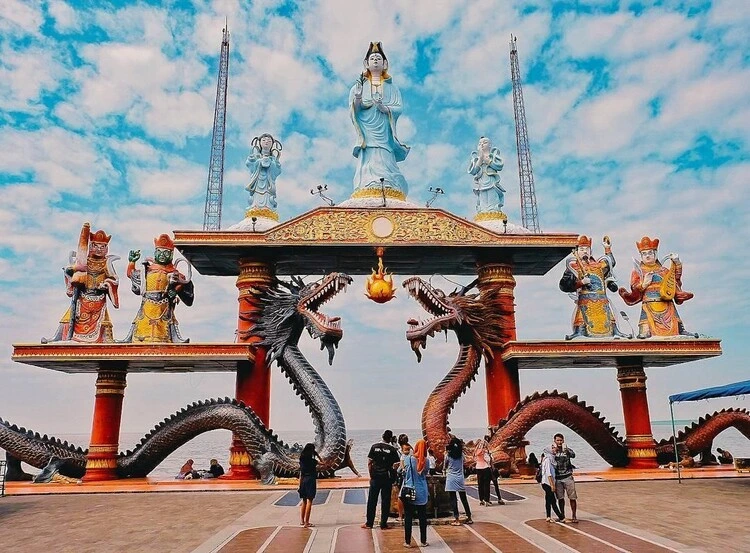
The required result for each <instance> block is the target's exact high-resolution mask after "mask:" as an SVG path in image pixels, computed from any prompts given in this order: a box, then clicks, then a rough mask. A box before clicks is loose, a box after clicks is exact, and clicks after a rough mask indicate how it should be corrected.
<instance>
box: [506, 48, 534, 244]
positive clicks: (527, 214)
mask: <svg viewBox="0 0 750 553" xmlns="http://www.w3.org/2000/svg"><path fill="white" fill-rule="evenodd" d="M516 38H517V37H515V36H513V35H510V78H511V81H512V82H513V113H514V115H515V118H516V150H517V152H518V181H519V184H520V185H521V224H522V225H523V226H524V227H526V228H527V229H529V230H530V231H531V232H533V233H537V234H538V233H540V232H541V230H540V229H539V215H538V213H537V209H536V192H534V171H533V170H532V168H531V149H530V148H529V132H528V129H527V127H526V109H525V108H524V106H523V90H522V89H521V70H520V68H519V66H518V49H517V48H516Z"/></svg>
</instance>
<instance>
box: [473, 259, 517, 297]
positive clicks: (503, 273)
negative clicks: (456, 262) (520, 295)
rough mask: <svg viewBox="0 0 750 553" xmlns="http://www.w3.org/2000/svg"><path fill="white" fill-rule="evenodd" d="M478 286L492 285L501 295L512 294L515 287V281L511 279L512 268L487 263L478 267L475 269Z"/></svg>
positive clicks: (500, 264) (501, 264)
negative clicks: (496, 287)
mask: <svg viewBox="0 0 750 553" xmlns="http://www.w3.org/2000/svg"><path fill="white" fill-rule="evenodd" d="M477 275H478V276H479V284H480V285H481V284H490V283H491V284H493V285H494V286H499V287H500V291H501V293H506V294H513V289H514V288H515V287H516V279H515V278H514V277H513V268H512V267H511V266H510V265H506V264H503V263H487V264H486V265H480V266H479V268H478V269H477Z"/></svg>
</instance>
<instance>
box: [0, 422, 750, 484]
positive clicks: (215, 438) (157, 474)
mask: <svg viewBox="0 0 750 553" xmlns="http://www.w3.org/2000/svg"><path fill="white" fill-rule="evenodd" d="M688 423H689V421H680V424H679V425H677V430H678V431H679V430H680V429H681V428H683V427H684V426H685V425H686V424H688ZM613 426H615V428H616V430H617V431H618V432H619V433H620V435H621V436H624V435H625V429H624V427H623V426H622V425H613ZM383 430H384V429H377V430H350V431H348V437H349V438H351V439H353V440H354V445H353V448H352V458H353V459H354V464H355V465H356V467H357V469H358V470H359V471H360V472H361V473H362V474H363V475H365V474H366V473H367V453H368V452H369V450H370V446H371V445H372V444H373V443H375V442H378V441H380V436H381V434H382V433H383ZM391 430H393V432H394V434H396V435H398V434H401V433H405V434H407V435H408V436H409V438H410V439H411V441H412V443H414V442H415V441H416V440H418V439H419V438H421V432H420V431H419V430H416V429H402V428H392V429H391ZM652 430H653V434H654V438H656V440H657V441H659V440H661V439H662V438H668V437H671V435H672V428H671V423H670V421H655V422H654V424H653V426H652ZM557 432H561V433H562V434H563V435H564V436H565V440H566V443H567V444H568V446H569V447H570V448H572V449H573V450H574V451H575V452H576V460H575V465H576V467H578V469H579V470H600V469H605V468H607V467H608V466H609V465H608V464H607V463H606V462H605V461H604V459H602V458H601V457H600V456H599V454H598V453H596V451H594V450H593V448H592V447H591V446H590V445H588V443H586V442H585V441H584V440H583V439H582V438H581V437H580V436H578V435H577V434H575V433H574V432H572V431H571V430H570V429H569V428H567V427H565V426H563V425H561V424H558V423H554V422H543V423H541V424H539V425H537V426H535V427H534V428H532V429H531V430H530V431H529V433H528V434H527V435H526V439H527V440H528V441H529V442H530V445H529V446H528V447H527V448H526V452H527V453H531V452H532V451H533V452H534V453H536V455H537V457H539V455H540V453H541V450H542V449H543V448H544V447H545V446H546V445H548V444H550V443H552V436H553V435H554V434H555V433H557ZM453 433H454V434H456V435H457V436H459V437H460V438H462V439H464V440H466V441H468V440H471V439H476V438H479V437H481V436H483V435H484V433H485V429H484V428H456V429H453ZM278 435H279V437H280V438H282V439H283V440H284V441H285V442H286V443H288V444H293V443H295V442H299V443H301V444H304V443H306V442H309V441H312V440H313V433H312V431H309V430H304V431H291V430H290V431H279V432H278ZM57 437H58V438H60V439H61V440H67V441H68V442H70V443H72V444H75V445H77V446H81V447H84V448H85V447H87V446H88V440H89V436H88V435H86V434H67V435H59V436H57ZM142 437H143V435H142V434H134V433H123V434H122V435H121V436H120V450H121V451H125V450H128V449H133V448H134V447H135V445H136V444H137V443H138V442H139V441H140V440H141V438H142ZM230 444H231V433H230V432H229V431H227V430H214V431H211V432H207V433H205V434H202V435H200V436H198V437H196V438H195V439H193V440H192V441H190V442H188V443H187V444H185V445H183V446H182V447H180V448H179V449H177V450H175V451H174V453H172V454H171V455H170V456H169V457H167V458H166V459H165V460H164V461H163V462H162V463H161V464H160V465H159V466H158V467H156V469H154V471H153V472H152V473H151V474H150V476H152V477H154V478H162V479H164V478H170V477H174V476H175V475H176V474H177V473H178V472H179V470H180V467H182V465H183V464H184V463H185V461H186V460H187V459H193V460H194V461H195V467H196V469H198V470H200V469H208V467H209V462H210V460H211V459H212V458H216V459H218V460H219V463H221V464H222V465H223V466H224V469H228V468H229V446H230ZM716 447H721V448H723V449H728V450H729V451H731V452H732V454H733V455H735V456H736V457H750V440H748V439H747V438H745V437H744V436H743V435H742V434H740V432H738V431H737V430H735V429H734V428H729V429H727V430H725V431H724V432H722V433H721V434H719V435H718V436H717V437H716V439H714V451H715V448H716ZM2 455H3V458H4V452H3V453H2ZM25 469H26V471H27V472H31V473H35V472H37V470H36V469H34V468H32V467H25ZM339 474H340V475H341V476H349V475H351V472H350V471H349V469H344V470H342V471H340V472H339Z"/></svg>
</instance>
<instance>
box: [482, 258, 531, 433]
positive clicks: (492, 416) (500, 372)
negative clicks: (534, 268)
mask: <svg viewBox="0 0 750 553" xmlns="http://www.w3.org/2000/svg"><path fill="white" fill-rule="evenodd" d="M477 272H478V274H479V282H478V284H477V285H478V287H479V289H480V290H482V291H484V290H488V289H491V288H495V289H497V290H498V292H499V295H498V298H497V304H496V308H497V309H498V311H499V312H500V319H501V320H502V322H503V329H504V330H503V335H502V336H501V338H502V342H503V343H505V342H509V341H511V340H515V339H516V309H515V297H514V293H513V292H514V290H515V287H516V279H515V278H513V269H512V267H511V265H508V264H504V263H486V264H483V265H480V267H479V269H478V271H477ZM492 353H493V359H492V361H491V362H489V363H487V364H486V367H485V368H486V382H487V421H488V423H489V424H490V425H496V424H497V423H498V421H500V419H502V418H504V417H505V416H506V415H507V414H508V412H509V411H510V410H511V409H512V408H513V407H515V406H516V404H517V403H518V402H519V401H520V400H521V389H520V386H519V381H518V368H517V367H516V366H508V365H506V364H505V363H504V362H503V360H502V351H501V350H500V349H499V348H495V349H493V350H492Z"/></svg>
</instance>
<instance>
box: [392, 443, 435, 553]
mask: <svg viewBox="0 0 750 553" xmlns="http://www.w3.org/2000/svg"><path fill="white" fill-rule="evenodd" d="M401 462H402V465H403V466H402V470H403V474H404V483H403V485H402V486H401V492H400V493H399V495H400V496H401V498H402V499H403V502H404V547H411V530H412V528H411V527H412V522H413V520H414V510H415V509H416V511H417V518H418V519H419V541H420V545H421V546H422V547H425V546H427V545H429V544H428V543H427V498H428V495H429V492H428V491H427V473H428V472H429V470H430V469H429V465H428V464H427V442H425V441H424V440H419V441H418V442H417V443H416V444H415V445H414V453H413V455H409V456H407V457H404V458H403V460H402V461H401ZM405 488H413V489H414V490H415V491H416V497H415V499H414V500H413V501H412V500H409V499H405V498H404V497H403V496H404V489H405Z"/></svg>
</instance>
